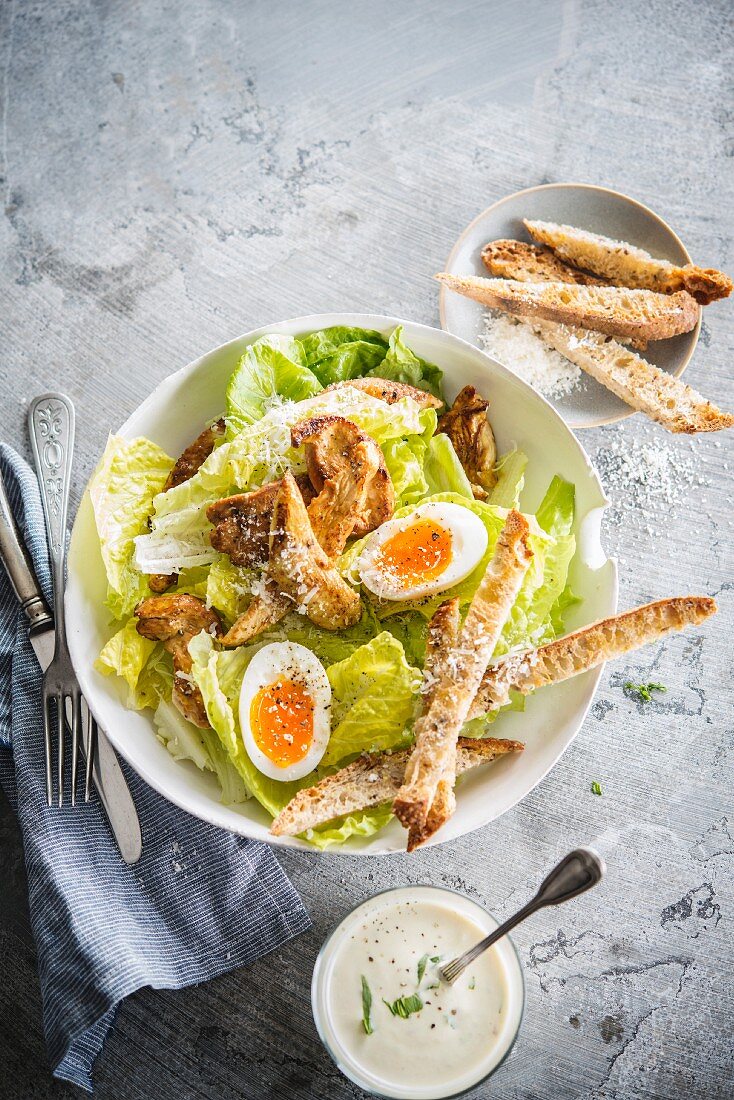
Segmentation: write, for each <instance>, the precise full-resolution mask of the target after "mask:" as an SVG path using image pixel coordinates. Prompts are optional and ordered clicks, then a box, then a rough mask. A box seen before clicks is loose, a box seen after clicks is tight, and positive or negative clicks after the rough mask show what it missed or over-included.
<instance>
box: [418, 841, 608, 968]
mask: <svg viewBox="0 0 734 1100" xmlns="http://www.w3.org/2000/svg"><path fill="white" fill-rule="evenodd" d="M606 870H607V868H606V864H605V863H604V860H603V859H602V857H601V856H600V855H599V854H598V852H595V851H594V850H593V848H575V849H574V850H573V851H572V852H569V853H568V855H567V856H564V858H563V859H562V860H561V862H560V863H558V864H557V865H556V866H555V867H554V868H553V870H552V871H551V873H550V874H549V875H548V876H547V877H546V878H545V879H544V880H543V883H542V884H541V887H540V889H539V890H538V892H537V894H536V895H535V897H534V898H531V900H530V901H529V902H528V903H527V905H524V906H523V907H522V909H520V910H519V912H517V913H515V915H514V917H510V919H509V920H506V921H505V923H504V924H501V925H500V926H499V928H495V930H494V932H490V934H489V935H488V936H486V937H485V938H484V939H483V940H480V941H479V943H477V944H475V945H474V947H470V948H469V950H468V951H465V952H464V954H463V955H459V957H458V958H456V959H452V961H451V962H449V963H446V965H445V966H442V967H441V968H440V970H439V972H438V973H439V977H440V978H441V979H442V981H444V982H448V983H449V985H451V984H452V983H453V982H455V981H456V979H457V978H458V977H459V975H460V974H463V972H464V971H465V970H466V968H467V966H469V964H470V963H473V962H474V960H475V959H476V958H478V957H479V956H480V955H481V954H482V952H484V951H486V950H487V948H488V947H491V946H492V944H493V943H497V940H501V939H502V937H503V936H506V935H507V933H508V932H509V931H510V930H511V929H512V928H515V926H516V925H518V924H520V922H521V921H524V920H525V918H526V917H529V916H530V914H531V913H534V912H535V911H536V910H537V909H543V908H544V907H545V906H546V905H560V904H561V902H562V901H568V900H569V898H575V897H576V896H577V894H583V893H584V892H585V891H586V890H590V889H591V887H592V886H596V884H597V883H598V882H601V880H602V879H603V877H604V875H605V874H606Z"/></svg>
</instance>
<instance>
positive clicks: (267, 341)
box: [226, 335, 321, 437]
mask: <svg viewBox="0 0 734 1100" xmlns="http://www.w3.org/2000/svg"><path fill="white" fill-rule="evenodd" d="M320 389H321V383H320V382H319V380H318V378H317V377H316V375H315V374H314V373H313V372H312V371H310V370H309V369H308V366H307V365H306V361H305V357H304V354H303V348H302V346H301V343H300V341H298V340H294V339H293V337H292V336H279V335H273V336H261V337H260V339H259V340H256V341H255V343H254V344H251V345H250V346H249V348H247V350H246V351H245V354H244V355H243V356H242V358H241V359H240V361H239V363H238V364H237V367H236V369H235V371H234V373H233V374H232V376H231V378H230V380H229V383H228V384H227V392H226V400H227V405H226V408H227V431H228V434H229V436H230V437H231V436H233V435H235V434H236V433H237V432H238V431H241V429H242V428H243V427H244V426H245V425H247V424H253V423H254V422H255V421H256V420H260V418H261V417H262V416H263V415H264V414H265V413H266V412H267V410H268V408H269V407H270V405H271V404H272V403H273V402H274V401H278V400H279V399H282V400H287V401H302V400H303V399H304V398H306V397H311V396H312V395H313V394H315V393H318V392H319V390H320Z"/></svg>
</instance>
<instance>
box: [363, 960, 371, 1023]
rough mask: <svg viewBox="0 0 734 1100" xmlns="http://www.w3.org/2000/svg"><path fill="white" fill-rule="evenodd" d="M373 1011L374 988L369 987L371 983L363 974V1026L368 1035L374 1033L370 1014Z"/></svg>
mask: <svg viewBox="0 0 734 1100" xmlns="http://www.w3.org/2000/svg"><path fill="white" fill-rule="evenodd" d="M371 1012H372V990H371V989H370V987H369V983H368V981H367V979H366V978H365V976H364V974H363V975H362V1027H363V1028H364V1030H365V1034H366V1035H371V1034H372V1020H371V1018H370V1014H371Z"/></svg>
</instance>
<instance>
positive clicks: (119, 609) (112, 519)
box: [89, 436, 173, 619]
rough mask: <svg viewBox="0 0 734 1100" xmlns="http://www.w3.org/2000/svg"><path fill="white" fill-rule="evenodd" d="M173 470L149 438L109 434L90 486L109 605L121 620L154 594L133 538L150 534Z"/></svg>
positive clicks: (168, 460) (165, 455)
mask: <svg viewBox="0 0 734 1100" xmlns="http://www.w3.org/2000/svg"><path fill="white" fill-rule="evenodd" d="M172 466H173V459H172V458H169V456H168V455H167V454H166V453H165V451H163V450H161V448H160V447H158V446H157V445H156V444H155V443H151V441H150V440H149V439H142V438H141V439H123V438H122V437H121V436H110V439H109V441H108V443H107V447H106V448H105V452H104V455H103V456H102V460H101V462H100V464H99V466H98V467H97V469H96V471H95V473H94V475H93V476H92V480H91V482H90V484H89V496H90V498H91V501H92V508H93V510H94V519H95V523H96V525H97V533H98V535H99V544H100V549H101V551H102V560H103V562H104V566H105V570H106V572H107V600H106V604H107V607H108V608H109V609H110V611H111V612H112V614H113V616H114V617H115V618H116V619H124V618H125V617H126V616H127V615H129V614H130V612H131V611H132V609H133V608H134V607H135V605H136V603H138V601H139V600H141V599H142V598H143V596H145V595H147V594H149V588H148V582H147V579H146V578H145V577H144V576H141V574H140V573H139V572H138V571H137V569H135V568H134V566H133V552H134V549H135V544H134V541H133V540H134V539H135V536H136V535H139V534H141V533H142V532H143V531H145V530H146V528H147V524H148V517H149V515H150V513H151V510H152V503H153V498H154V497H155V496H156V494H157V493H159V492H160V490H161V489H162V488H163V483H164V482H165V480H166V478H167V476H168V473H169V471H170V469H171V467H172ZM150 572H156V570H150Z"/></svg>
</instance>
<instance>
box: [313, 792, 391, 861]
mask: <svg viewBox="0 0 734 1100" xmlns="http://www.w3.org/2000/svg"><path fill="white" fill-rule="evenodd" d="M392 816H393V813H392V805H391V804H390V803H387V804H386V805H384V806H376V807H375V808H374V810H360V811H358V812H357V813H354V814H348V815H347V816H346V817H340V818H336V819H335V820H334V821H327V822H326V823H325V824H324V825H317V826H316V828H315V829H307V830H306V832H305V833H302V834H301V835H302V837H303V839H304V840H307V841H308V842H309V843H310V844H313V846H314V847H315V848H319V849H320V850H321V851H324V850H325V849H326V848H333V847H334V846H335V845H337V844H343V843H344V841H345V840H348V839H349V837H350V836H363V837H367V836H372V835H373V834H374V833H376V832H378V831H379V830H380V829H382V828H383V827H384V826H385V825H387V823H388V821H390V820H391V819H392Z"/></svg>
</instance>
